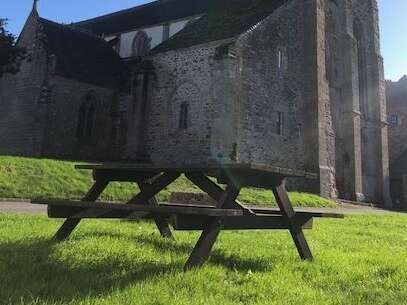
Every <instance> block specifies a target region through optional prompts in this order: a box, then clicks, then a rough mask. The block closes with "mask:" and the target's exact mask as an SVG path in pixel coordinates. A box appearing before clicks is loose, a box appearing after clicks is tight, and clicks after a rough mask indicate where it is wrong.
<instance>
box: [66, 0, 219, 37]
mask: <svg viewBox="0 0 407 305" xmlns="http://www.w3.org/2000/svg"><path fill="white" fill-rule="evenodd" d="M212 1H213V0H159V1H154V2H151V3H148V4H145V5H141V6H137V7H134V8H130V9H126V10H122V11H119V12H116V13H112V14H108V15H104V16H100V17H96V18H92V19H88V20H84V21H81V22H77V23H74V24H73V26H76V27H80V28H83V29H86V30H89V31H91V32H93V33H94V34H97V35H101V34H105V35H109V34H117V33H122V32H127V31H130V30H133V29H137V28H142V27H147V26H151V25H154V24H160V23H165V22H167V21H170V20H177V19H182V18H185V17H189V16H193V15H199V14H202V13H204V12H206V11H207V10H208V7H209V6H210V4H211V2H212ZM217 1H222V0H217Z"/></svg>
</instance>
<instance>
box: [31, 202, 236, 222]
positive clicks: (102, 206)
mask: <svg viewBox="0 0 407 305" xmlns="http://www.w3.org/2000/svg"><path fill="white" fill-rule="evenodd" d="M32 203H33V204H47V205H49V206H60V207H68V208H81V209H83V210H86V209H92V210H107V211H129V212H147V213H154V214H165V215H168V214H189V215H205V216H213V217H215V216H218V217H223V216H228V217H233V216H243V210H238V209H221V208H215V207H208V206H206V207H194V206H188V205H171V204H165V205H163V204H161V205H151V204H122V203H110V202H88V201H75V200H62V199H51V200H49V199H35V200H33V201H32ZM72 217H73V216H72ZM75 217H76V218H78V217H79V218H80V216H75Z"/></svg>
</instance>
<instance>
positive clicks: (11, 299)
mask: <svg viewBox="0 0 407 305" xmlns="http://www.w3.org/2000/svg"><path fill="white" fill-rule="evenodd" d="M98 236H110V237H118V238H119V237H120V238H123V236H122V235H120V234H118V233H113V232H103V233H102V232H92V233H90V234H89V237H98ZM128 239H129V242H136V243H137V242H138V243H140V244H147V245H150V246H152V247H153V248H154V249H155V250H156V251H157V253H165V252H172V253H177V254H182V256H184V257H185V260H186V258H187V257H188V255H189V254H190V253H191V251H192V248H193V246H192V245H191V244H189V243H184V242H173V241H169V240H164V239H160V237H157V236H144V235H140V236H128ZM55 247H56V245H55V243H54V242H52V241H46V240H43V239H37V240H32V241H24V242H14V243H13V242H11V243H10V242H6V243H1V242H0V258H1V259H0V271H1V274H0V282H1V285H0V300H4V301H6V303H8V304H17V303H21V300H24V301H25V302H38V301H40V303H46V302H50V303H52V302H66V301H71V300H73V299H78V300H80V299H84V298H87V297H91V296H101V295H105V294H106V295H107V294H109V293H110V292H111V291H112V290H113V289H114V290H117V289H119V290H120V289H124V288H126V287H128V286H129V285H134V284H135V283H137V282H142V281H144V280H148V279H150V278H153V277H156V276H161V275H165V274H168V273H170V272H183V271H182V269H183V263H184V261H183V260H182V259H181V260H179V262H176V261H172V262H170V263H161V262H157V259H155V260H154V258H152V260H151V262H147V263H146V262H145V261H142V262H137V257H135V258H134V260H135V261H134V263H133V264H132V266H131V270H127V269H126V270H125V271H126V272H124V273H121V272H120V270H123V262H121V261H120V259H117V260H116V259H113V260H106V261H101V262H97V263H95V264H89V265H86V264H77V265H76V264H66V263H64V262H62V261H58V259H57V258H56V257H55V255H53V254H54V252H55ZM83 255H84V256H86V253H83ZM158 255H159V254H158ZM209 263H210V264H215V265H219V266H223V267H225V268H228V269H230V270H237V271H242V272H246V271H249V270H251V271H264V270H266V269H270V263H269V262H267V261H265V260H262V259H257V260H256V259H254V260H253V259H245V258H241V257H238V256H237V255H226V254H225V253H224V252H222V250H215V251H213V253H212V256H211V258H210V261H209Z"/></svg>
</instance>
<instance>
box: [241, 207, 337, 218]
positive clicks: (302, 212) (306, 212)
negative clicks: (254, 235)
mask: <svg viewBox="0 0 407 305" xmlns="http://www.w3.org/2000/svg"><path fill="white" fill-rule="evenodd" d="M249 208H250V209H251V210H252V211H253V212H254V213H255V214H266V215H281V214H282V212H281V210H280V209H279V208H267V207H255V206H250V207H249ZM294 211H295V215H296V216H302V215H304V216H305V215H309V216H311V217H314V218H344V217H345V215H344V214H342V213H337V212H325V211H323V212H320V211H317V210H312V209H309V210H306V209H299V210H297V209H295V210H294Z"/></svg>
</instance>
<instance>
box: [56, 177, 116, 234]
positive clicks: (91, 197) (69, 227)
mask: <svg viewBox="0 0 407 305" xmlns="http://www.w3.org/2000/svg"><path fill="white" fill-rule="evenodd" d="M108 185H109V181H107V180H104V179H103V180H96V181H95V183H94V184H93V186H92V187H91V189H90V190H89V192H88V193H87V194H86V195H85V197H84V198H83V200H84V201H91V202H94V201H96V200H97V199H98V198H99V196H100V194H102V193H103V191H104V190H105V189H106V187H107V186H108ZM80 221H81V219H73V218H67V219H66V220H65V222H64V223H63V224H62V226H61V227H60V228H59V229H58V231H57V232H56V233H55V235H54V237H53V240H55V241H62V240H64V239H66V238H68V237H69V235H71V233H72V232H73V230H75V228H76V227H77V226H78V224H79V222H80Z"/></svg>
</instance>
